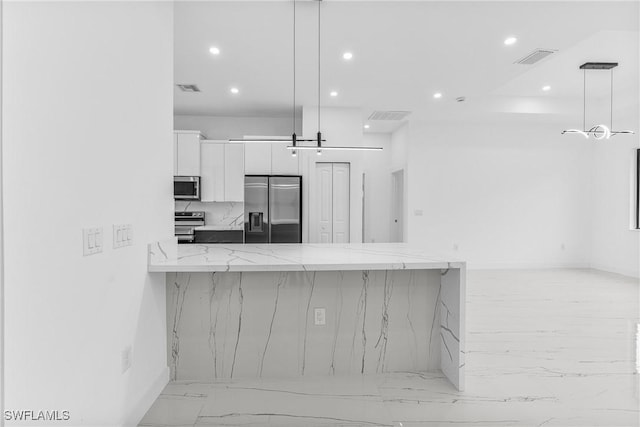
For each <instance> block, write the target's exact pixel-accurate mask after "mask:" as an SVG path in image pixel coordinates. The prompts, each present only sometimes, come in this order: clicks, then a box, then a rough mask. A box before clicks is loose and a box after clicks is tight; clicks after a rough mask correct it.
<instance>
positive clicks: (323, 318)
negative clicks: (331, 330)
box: [314, 308, 327, 326]
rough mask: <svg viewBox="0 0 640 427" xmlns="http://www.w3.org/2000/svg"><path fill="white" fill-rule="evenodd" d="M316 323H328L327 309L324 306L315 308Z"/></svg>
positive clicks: (320, 324)
mask: <svg viewBox="0 0 640 427" xmlns="http://www.w3.org/2000/svg"><path fill="white" fill-rule="evenodd" d="M314 320H315V324H316V325H319V326H322V325H326V324H327V310H326V309H324V308H316V309H314Z"/></svg>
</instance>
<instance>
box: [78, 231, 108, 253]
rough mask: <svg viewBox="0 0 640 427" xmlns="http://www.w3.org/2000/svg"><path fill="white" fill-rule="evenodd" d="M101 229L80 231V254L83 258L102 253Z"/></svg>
mask: <svg viewBox="0 0 640 427" xmlns="http://www.w3.org/2000/svg"><path fill="white" fill-rule="evenodd" d="M102 248H103V239H102V227H95V228H83V229H82V254H83V255H84V256H87V255H93V254H97V253H100V252H102Z"/></svg>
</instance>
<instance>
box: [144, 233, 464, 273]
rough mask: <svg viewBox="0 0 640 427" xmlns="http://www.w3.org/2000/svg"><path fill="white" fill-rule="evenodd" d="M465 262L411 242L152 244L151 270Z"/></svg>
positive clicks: (366, 267) (428, 266)
mask: <svg viewBox="0 0 640 427" xmlns="http://www.w3.org/2000/svg"><path fill="white" fill-rule="evenodd" d="M464 266H465V262H463V261H460V260H456V259H449V258H444V257H439V256H434V255H431V254H428V253H427V252H426V251H424V249H423V248H420V247H419V246H414V245H409V244H406V243H348V244H320V243H300V244H244V245H239V244H235V245H233V244H232V245H220V244H191V245H178V244H177V243H176V242H175V241H174V240H171V241H164V242H156V243H152V244H150V245H149V264H148V269H149V271H150V272H210V271H230V272H236V271H238V272H239V271H335V270H402V269H408V270H424V269H446V268H461V267H464Z"/></svg>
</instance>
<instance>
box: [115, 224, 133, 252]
mask: <svg viewBox="0 0 640 427" xmlns="http://www.w3.org/2000/svg"><path fill="white" fill-rule="evenodd" d="M132 244H133V226H132V225H131V224H113V248H114V249H117V248H123V247H125V246H131V245H132Z"/></svg>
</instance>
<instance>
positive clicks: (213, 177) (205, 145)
mask: <svg viewBox="0 0 640 427" xmlns="http://www.w3.org/2000/svg"><path fill="white" fill-rule="evenodd" d="M200 183H201V187H202V189H201V191H200V197H201V200H202V201H203V202H242V201H244V146H243V145H242V144H229V143H223V142H216V141H206V140H204V141H202V144H201V151H200Z"/></svg>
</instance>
